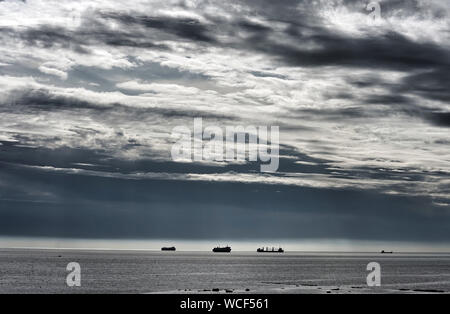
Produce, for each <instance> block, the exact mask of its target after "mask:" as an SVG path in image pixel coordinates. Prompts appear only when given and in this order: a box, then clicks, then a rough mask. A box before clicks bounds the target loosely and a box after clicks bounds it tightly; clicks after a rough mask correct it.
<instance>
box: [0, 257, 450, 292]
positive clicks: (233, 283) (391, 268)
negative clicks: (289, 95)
mask: <svg viewBox="0 0 450 314" xmlns="http://www.w3.org/2000/svg"><path fill="white" fill-rule="evenodd" d="M69 262H78V263H79V264H80V265H81V287H76V288H69V287H67V285H66V276H67V274H68V273H69V272H68V271H67V270H66V266H67V264H68V263H69ZM369 262H378V263H380V265H381V274H382V277H381V278H382V282H381V284H382V288H379V289H378V290H377V289H373V290H368V291H372V292H382V291H384V290H386V289H387V290H388V291H390V292H406V291H410V292H414V290H439V291H445V292H450V254H406V253H402V254H376V253H374V254H367V253H364V254H363V253H359V254H357V253H293V252H292V253H289V252H288V253H283V254H271V253H256V252H255V253H250V252H232V253H230V254H227V253H212V252H144V251H81V250H24V249H20V250H18V249H17V250H16V249H14V250H12V249H7V250H6V249H5V250H0V292H1V293H54V292H57V293H73V292H89V293H97V292H98V293H147V292H170V293H172V292H177V291H180V292H183V291H185V290H187V291H189V292H203V291H204V290H205V291H209V290H211V289H214V288H219V289H232V290H233V291H234V292H239V291H245V289H249V291H248V292H250V293H252V292H283V289H286V290H284V291H286V292H289V291H291V290H289V289H290V288H292V287H297V286H302V287H310V288H308V289H310V290H303V291H304V292H306V293H308V292H313V291H314V289H322V287H324V288H323V289H328V288H326V287H340V288H341V289H342V288H347V289H355V291H356V292H358V291H364V292H367V285H366V276H367V274H368V271H367V270H366V266H367V264H368V263H369ZM363 288H364V289H365V290H356V289H363ZM382 289H384V290H382ZM292 291H294V292H295V291H296V290H292ZM292 291H291V292H292ZM341 291H342V290H341ZM297 292H298V291H297Z"/></svg>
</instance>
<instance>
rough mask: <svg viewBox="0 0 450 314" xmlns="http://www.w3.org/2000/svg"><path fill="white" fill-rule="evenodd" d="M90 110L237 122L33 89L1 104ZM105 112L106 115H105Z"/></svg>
mask: <svg viewBox="0 0 450 314" xmlns="http://www.w3.org/2000/svg"><path fill="white" fill-rule="evenodd" d="M84 109H88V110H91V111H93V112H94V113H95V112H96V111H98V112H99V113H101V114H103V113H107V112H108V111H109V112H115V113H122V114H124V115H137V116H139V117H141V118H144V116H151V115H155V116H162V117H164V118H174V117H181V118H195V117H203V118H205V119H223V120H234V119H236V117H235V116H232V115H225V114H216V113H214V112H206V111H198V110H192V109H191V110H189V109H170V108H159V107H152V108H141V107H132V106H127V105H124V104H121V103H108V104H100V103H95V102H93V101H85V100H80V99H78V98H76V97H66V96H59V95H54V94H52V93H51V92H50V91H48V90H45V89H38V90H35V89H29V90H16V91H13V92H12V93H11V96H10V97H9V98H7V99H6V100H4V101H3V102H1V101H0V112H1V111H3V112H24V111H23V110H25V111H27V110H28V111H32V112H38V111H56V110H68V111H77V110H84ZM102 112H103V113H102Z"/></svg>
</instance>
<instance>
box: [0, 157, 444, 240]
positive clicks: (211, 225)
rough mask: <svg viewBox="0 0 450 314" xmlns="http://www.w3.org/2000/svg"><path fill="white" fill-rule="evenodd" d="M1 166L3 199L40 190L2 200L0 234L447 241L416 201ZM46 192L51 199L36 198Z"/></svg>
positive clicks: (440, 217)
mask: <svg viewBox="0 0 450 314" xmlns="http://www.w3.org/2000/svg"><path fill="white" fill-rule="evenodd" d="M0 172H1V173H2V177H3V178H7V179H8V181H9V186H10V192H9V195H8V196H9V198H14V196H17V197H19V196H20V195H22V196H23V194H21V193H20V189H19V190H17V192H15V193H14V192H13V190H14V189H15V188H17V187H20V186H21V185H22V184H23V183H24V182H27V185H28V186H34V187H39V189H38V190H36V191H35V194H34V195H33V198H30V197H29V196H28V197H25V198H23V197H21V198H18V199H16V200H12V199H10V200H4V201H2V202H1V206H2V210H1V211H0V217H1V219H0V230H1V233H2V234H8V235H21V236H24V235H26V236H59V237H92V238H104V237H108V238H146V237H158V236H160V237H184V238H201V239H205V238H211V237H212V236H213V237H227V238H231V239H236V238H242V237H245V238H259V237H271V238H274V239H275V238H284V237H293V238H300V237H305V238H309V237H313V238H314V237H315V238H317V237H318V238H322V237H323V238H332V237H337V238H348V239H355V238H357V239H371V240H374V239H376V240H384V239H396V240H409V241H414V240H419V239H420V240H440V241H448V240H449V238H448V236H449V234H448V232H446V231H447V230H448V227H449V224H448V212H446V211H442V210H440V209H438V208H435V207H434V206H430V205H429V200H428V199H427V198H424V197H413V198H411V197H408V198H405V197H401V196H387V195H380V194H378V193H373V192H361V191H353V190H346V191H345V190H332V189H310V188H303V187H289V186H284V187H283V186H272V185H264V184H254V183H253V184H243V183H215V184H210V183H209V182H183V181H177V182H173V181H164V180H163V181H161V180H132V181H130V180H126V182H124V180H122V179H116V178H100V177H87V176H82V175H67V174H64V173H42V172H41V171H40V170H38V169H26V168H21V167H14V166H5V165H4V164H2V165H1V167H0ZM124 183H126V184H124ZM47 191H51V192H52V194H53V197H52V198H49V197H48V198H47V199H45V198H43V199H42V201H41V202H37V201H36V200H37V199H39V195H40V194H42V195H45V192H47ZM44 200H47V202H44ZM349 200H351V201H350V202H349ZM274 204H276V206H275V207H276V208H275V207H274ZM360 204H365V206H360ZM424 207H427V208H428V209H429V210H428V211H427V212H424V211H423V210H422V209H423V208H424ZM336 208H339V210H338V211H336ZM237 217H238V218H237ZM364 221H366V223H364ZM230 226H233V227H231V228H230ZM318 226H320V227H318ZM247 230H251V233H249V232H248V231H247ZM380 230H382V232H380Z"/></svg>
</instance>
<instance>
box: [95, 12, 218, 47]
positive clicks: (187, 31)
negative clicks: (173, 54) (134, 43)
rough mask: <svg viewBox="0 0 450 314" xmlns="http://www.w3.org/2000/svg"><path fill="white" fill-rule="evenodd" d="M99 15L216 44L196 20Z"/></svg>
mask: <svg viewBox="0 0 450 314" xmlns="http://www.w3.org/2000/svg"><path fill="white" fill-rule="evenodd" d="M99 15H100V16H101V17H102V18H105V19H113V20H115V21H119V22H121V23H122V24H125V25H131V26H135V25H139V26H143V27H145V28H150V29H157V30H162V31H164V32H165V33H168V34H173V35H176V36H177V37H179V38H184V39H187V40H192V41H199V42H207V43H210V44H214V43H216V40H215V38H214V37H212V36H211V35H210V33H211V32H210V30H209V29H208V27H207V26H206V25H203V24H202V23H200V22H199V21H198V20H195V19H186V18H172V17H154V16H143V15H139V14H136V15H128V14H117V13H106V12H100V13H99Z"/></svg>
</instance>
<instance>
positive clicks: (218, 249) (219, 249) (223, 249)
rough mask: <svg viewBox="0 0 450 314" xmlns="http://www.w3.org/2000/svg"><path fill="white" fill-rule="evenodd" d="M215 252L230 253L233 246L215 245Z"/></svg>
mask: <svg viewBox="0 0 450 314" xmlns="http://www.w3.org/2000/svg"><path fill="white" fill-rule="evenodd" d="M212 251H213V252H215V253H230V252H231V247H229V246H228V245H227V246H225V247H220V246H218V247H215V248H213V249H212Z"/></svg>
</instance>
